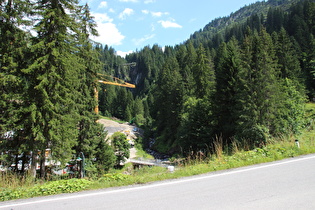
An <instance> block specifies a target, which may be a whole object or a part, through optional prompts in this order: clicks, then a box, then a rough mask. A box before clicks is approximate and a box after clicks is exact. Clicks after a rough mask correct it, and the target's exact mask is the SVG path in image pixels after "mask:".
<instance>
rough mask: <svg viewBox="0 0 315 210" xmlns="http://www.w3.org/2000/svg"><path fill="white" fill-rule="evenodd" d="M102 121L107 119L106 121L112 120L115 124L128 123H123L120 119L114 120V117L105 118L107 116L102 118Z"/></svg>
mask: <svg viewBox="0 0 315 210" xmlns="http://www.w3.org/2000/svg"><path fill="white" fill-rule="evenodd" d="M100 118H101V119H105V120H111V121H114V122H117V123H121V124H123V123H126V121H123V120H120V119H117V118H112V117H105V116H100Z"/></svg>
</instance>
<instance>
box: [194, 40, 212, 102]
mask: <svg viewBox="0 0 315 210" xmlns="http://www.w3.org/2000/svg"><path fill="white" fill-rule="evenodd" d="M193 76H194V80H195V84H196V90H195V95H196V97H197V98H205V97H210V94H211V93H213V92H214V84H215V82H214V80H215V78H214V66H213V63H212V61H210V59H209V58H207V56H206V51H205V49H204V47H203V46H202V45H200V46H199V48H198V50H197V58H196V61H195V63H194V66H193Z"/></svg>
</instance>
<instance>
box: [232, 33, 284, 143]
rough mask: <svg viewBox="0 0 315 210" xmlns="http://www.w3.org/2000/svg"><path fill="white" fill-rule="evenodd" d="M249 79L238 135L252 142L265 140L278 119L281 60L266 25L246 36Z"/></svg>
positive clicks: (244, 94) (244, 75) (241, 110)
mask: <svg viewBox="0 0 315 210" xmlns="http://www.w3.org/2000/svg"><path fill="white" fill-rule="evenodd" d="M243 52H244V57H243V60H244V68H245V69H244V73H242V78H243V80H245V82H244V87H243V88H242V89H243V90H242V93H241V94H240V102H241V109H240V113H239V116H240V118H239V120H238V126H237V132H236V133H237V136H238V138H244V139H247V140H249V141H251V142H252V144H262V143H265V142H266V140H267V138H268V136H269V134H270V132H271V131H270V129H272V127H273V123H275V121H274V119H275V110H276V107H277V106H276V105H277V100H276V99H277V97H278V94H279V92H280V91H279V86H278V84H277V77H278V76H279V73H278V69H277V60H276V58H275V52H274V48H273V44H272V41H271V37H270V35H269V34H268V33H267V32H266V30H265V29H262V30H261V32H260V33H259V34H257V33H254V34H253V35H249V36H247V38H245V40H244V46H243Z"/></svg>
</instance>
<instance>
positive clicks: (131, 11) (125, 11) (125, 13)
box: [119, 8, 134, 20]
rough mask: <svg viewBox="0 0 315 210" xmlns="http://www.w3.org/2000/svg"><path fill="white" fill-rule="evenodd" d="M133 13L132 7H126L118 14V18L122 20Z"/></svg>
mask: <svg viewBox="0 0 315 210" xmlns="http://www.w3.org/2000/svg"><path fill="white" fill-rule="evenodd" d="M133 13H134V11H133V9H130V8H126V9H124V11H123V12H121V13H120V14H119V19H121V20H124V19H126V17H127V16H130V15H132V14H133Z"/></svg>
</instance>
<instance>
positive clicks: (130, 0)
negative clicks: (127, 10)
mask: <svg viewBox="0 0 315 210" xmlns="http://www.w3.org/2000/svg"><path fill="white" fill-rule="evenodd" d="M119 1H120V2H132V3H137V2H138V0H119Z"/></svg>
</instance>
